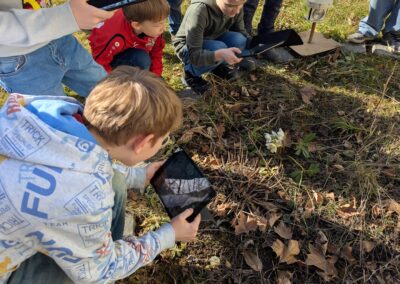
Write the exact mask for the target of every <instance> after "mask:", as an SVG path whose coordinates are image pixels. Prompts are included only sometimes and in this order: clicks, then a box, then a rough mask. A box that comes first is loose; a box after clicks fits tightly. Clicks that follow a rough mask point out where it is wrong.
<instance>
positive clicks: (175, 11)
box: [168, 0, 182, 35]
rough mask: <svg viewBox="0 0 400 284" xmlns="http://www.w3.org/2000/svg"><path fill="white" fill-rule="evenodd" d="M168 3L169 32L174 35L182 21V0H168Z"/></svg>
mask: <svg viewBox="0 0 400 284" xmlns="http://www.w3.org/2000/svg"><path fill="white" fill-rule="evenodd" d="M168 3H169V9H170V10H169V16H168V23H169V32H170V33H171V34H173V35H176V33H177V32H178V30H179V27H180V25H181V22H182V12H181V5H182V0H168Z"/></svg>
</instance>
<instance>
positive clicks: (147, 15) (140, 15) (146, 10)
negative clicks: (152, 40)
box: [122, 0, 169, 23]
mask: <svg viewBox="0 0 400 284" xmlns="http://www.w3.org/2000/svg"><path fill="white" fill-rule="evenodd" d="M122 10H123V11H124V15H125V18H126V19H127V20H128V21H130V22H132V21H135V22H139V23H141V22H144V21H152V22H159V21H162V20H164V19H165V18H167V17H168V15H169V4H168V2H167V0H145V1H143V2H140V3H137V4H133V5H128V6H125V7H123V8H122Z"/></svg>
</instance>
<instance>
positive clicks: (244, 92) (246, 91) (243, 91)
mask: <svg viewBox="0 0 400 284" xmlns="http://www.w3.org/2000/svg"><path fill="white" fill-rule="evenodd" d="M242 96H245V97H249V96H250V94H249V91H248V90H247V88H246V87H245V86H242Z"/></svg>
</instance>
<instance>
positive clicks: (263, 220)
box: [257, 217, 268, 232]
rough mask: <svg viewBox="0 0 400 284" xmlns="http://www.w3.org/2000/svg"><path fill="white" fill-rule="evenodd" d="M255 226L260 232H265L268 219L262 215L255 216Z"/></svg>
mask: <svg viewBox="0 0 400 284" xmlns="http://www.w3.org/2000/svg"><path fill="white" fill-rule="evenodd" d="M257 226H258V229H259V230H260V231H261V232H265V231H266V230H267V228H268V219H266V218H264V217H258V218H257Z"/></svg>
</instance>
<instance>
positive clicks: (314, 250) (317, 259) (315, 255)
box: [306, 244, 337, 281]
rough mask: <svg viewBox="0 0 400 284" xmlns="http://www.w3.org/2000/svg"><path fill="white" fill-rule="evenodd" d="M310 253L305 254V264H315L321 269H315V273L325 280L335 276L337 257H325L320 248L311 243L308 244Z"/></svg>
mask: <svg viewBox="0 0 400 284" xmlns="http://www.w3.org/2000/svg"><path fill="white" fill-rule="evenodd" d="M309 249H310V253H309V254H307V259H306V264H307V265H310V266H311V265H312V266H315V267H317V268H319V269H321V270H322V272H321V271H317V273H318V274H319V275H320V276H321V277H322V278H323V279H324V280H325V281H330V280H332V279H333V278H336V277H337V269H336V267H335V263H336V261H337V258H335V257H326V256H325V255H324V253H323V251H322V249H321V248H318V247H315V246H313V245H311V244H310V245H309Z"/></svg>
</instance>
